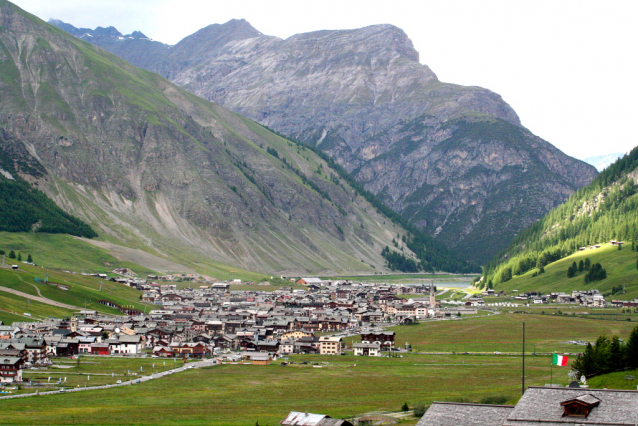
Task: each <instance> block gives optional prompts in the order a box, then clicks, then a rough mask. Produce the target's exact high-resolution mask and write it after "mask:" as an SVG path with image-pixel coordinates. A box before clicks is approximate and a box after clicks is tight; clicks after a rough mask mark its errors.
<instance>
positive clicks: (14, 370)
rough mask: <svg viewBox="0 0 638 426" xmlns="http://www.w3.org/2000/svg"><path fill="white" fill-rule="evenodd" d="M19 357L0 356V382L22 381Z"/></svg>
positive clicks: (22, 361) (21, 361)
mask: <svg viewBox="0 0 638 426" xmlns="http://www.w3.org/2000/svg"><path fill="white" fill-rule="evenodd" d="M23 364H24V360H23V359H22V358H21V357H4V356H3V357H0V383H15V382H21V381H22V365H23Z"/></svg>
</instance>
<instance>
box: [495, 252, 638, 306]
mask: <svg viewBox="0 0 638 426" xmlns="http://www.w3.org/2000/svg"><path fill="white" fill-rule="evenodd" d="M585 258H589V260H590V261H591V263H592V264H594V263H600V264H601V265H602V267H603V268H604V269H605V270H606V271H607V278H606V279H604V280H602V281H595V282H591V283H589V284H585V282H584V280H583V277H584V275H585V274H584V272H581V273H579V274H578V275H576V276H575V277H573V278H567V268H568V267H569V266H571V264H572V262H576V264H578V263H579V262H580V261H581V260H583V261H584V260H585ZM636 259H638V253H636V252H635V251H632V250H631V248H630V247H624V248H623V249H622V250H618V248H617V247H615V246H611V245H609V244H607V245H604V246H603V247H601V248H599V249H595V250H584V251H579V252H576V253H574V254H572V255H571V256H568V257H565V258H563V259H560V260H558V261H556V262H554V263H551V264H549V265H547V266H545V273H544V274H540V275H538V276H536V277H533V276H532V274H533V273H534V271H535V270H532V271H529V272H527V273H525V274H523V275H520V276H516V277H514V278H512V279H511V280H510V281H507V282H505V283H501V284H498V285H497V286H496V290H505V291H507V292H509V291H511V290H513V289H516V290H518V291H519V292H525V291H541V292H542V293H543V294H547V293H551V292H558V291H562V292H565V293H569V292H571V291H572V290H587V289H594V288H595V289H598V290H599V291H600V292H601V293H603V294H605V295H609V296H611V289H612V287H615V286H618V285H625V287H626V293H624V294H616V295H614V296H612V297H613V298H614V299H622V300H632V299H634V298H637V297H638V269H637V268H636Z"/></svg>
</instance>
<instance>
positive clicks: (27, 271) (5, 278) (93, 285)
mask: <svg viewBox="0 0 638 426" xmlns="http://www.w3.org/2000/svg"><path fill="white" fill-rule="evenodd" d="M20 268H21V269H22V270H20V271H13V270H10V269H6V268H5V269H2V268H0V285H2V286H4V287H9V288H12V289H14V290H18V291H21V292H23V293H27V294H30V295H33V296H40V295H41V296H42V297H45V298H48V299H51V300H54V301H57V302H61V303H66V304H70V305H74V306H77V307H78V308H80V309H82V308H84V307H86V308H87V309H93V310H97V311H100V312H104V313H109V314H119V311H118V310H116V309H113V308H109V307H107V306H104V305H102V304H99V303H97V301H98V300H100V299H108V300H110V301H113V302H115V303H117V304H119V305H132V306H134V307H135V308H136V309H138V310H141V311H144V310H145V309H146V310H148V309H149V306H148V305H146V304H144V303H141V302H140V301H139V296H140V292H139V291H138V290H136V289H134V288H131V287H128V286H125V285H122V284H118V283H114V282H111V281H108V280H101V279H98V278H96V277H91V276H86V275H79V274H71V273H66V272H61V271H56V270H51V269H46V268H42V267H38V266H31V265H26V264H21V265H20ZM45 274H48V276H49V282H50V283H56V284H62V285H65V286H68V290H62V289H60V288H58V287H57V286H55V285H50V284H49V285H47V284H44V283H42V282H41V283H37V282H36V281H35V278H39V279H40V280H41V281H44V278H45ZM38 292H39V293H38ZM0 296H2V298H1V299H0V309H4V310H5V311H9V312H5V311H0V320H1V321H5V322H7V323H9V322H10V321H11V322H12V321H14V320H15V319H14V318H15V315H16V314H18V315H19V314H21V313H24V312H29V313H30V314H31V315H32V316H33V318H32V320H35V319H36V318H42V317H48V316H54V317H58V318H59V317H65V316H68V314H69V313H71V312H70V311H68V310H67V309H61V308H53V307H52V306H51V305H48V304H44V303H39V302H35V301H33V300H31V301H30V302H29V307H30V309H29V311H27V310H26V300H27V299H26V298H23V297H21V296H13V295H11V294H9V293H5V292H0ZM20 306H23V307H24V308H20ZM20 320H21V321H28V318H24V317H23V318H21V319H20Z"/></svg>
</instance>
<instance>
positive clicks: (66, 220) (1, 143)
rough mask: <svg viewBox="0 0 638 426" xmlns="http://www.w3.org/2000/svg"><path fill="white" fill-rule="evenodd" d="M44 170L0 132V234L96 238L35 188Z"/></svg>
mask: <svg viewBox="0 0 638 426" xmlns="http://www.w3.org/2000/svg"><path fill="white" fill-rule="evenodd" d="M45 175H46V170H44V168H43V167H42V165H41V164H40V163H38V162H37V161H35V159H34V158H33V157H32V156H31V155H30V154H29V152H28V151H27V149H26V148H25V147H24V145H23V144H22V142H20V141H18V140H15V139H14V138H13V137H11V135H9V134H7V132H5V131H4V130H3V129H0V231H8V232H46V233H51V234H59V233H65V234H71V235H75V236H78V237H87V238H93V237H96V236H97V234H96V233H95V231H93V230H92V229H91V227H90V226H88V225H87V224H86V223H84V222H82V221H81V220H80V219H78V218H76V217H74V216H72V215H69V214H67V213H66V212H65V211H63V210H62V209H60V207H58V206H57V205H56V204H55V203H54V202H53V201H51V199H50V198H48V197H47V196H46V195H45V194H44V193H43V192H42V191H40V190H39V189H37V187H32V186H31V185H30V184H29V182H27V181H26V180H24V179H23V177H24V178H27V179H29V180H32V182H33V183H34V184H35V185H34V186H37V183H38V182H39V181H40V180H41V179H42V178H43V177H44V176H45Z"/></svg>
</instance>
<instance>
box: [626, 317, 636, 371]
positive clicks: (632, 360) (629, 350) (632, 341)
mask: <svg viewBox="0 0 638 426" xmlns="http://www.w3.org/2000/svg"><path fill="white" fill-rule="evenodd" d="M625 357H626V359H627V367H628V368H630V369H634V368H638V325H637V326H636V327H634V329H633V331H632V332H631V334H630V335H629V340H627V345H626V346H625Z"/></svg>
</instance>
